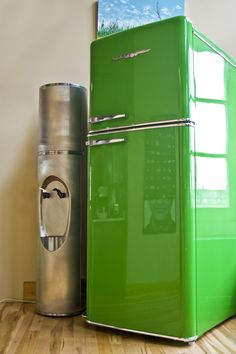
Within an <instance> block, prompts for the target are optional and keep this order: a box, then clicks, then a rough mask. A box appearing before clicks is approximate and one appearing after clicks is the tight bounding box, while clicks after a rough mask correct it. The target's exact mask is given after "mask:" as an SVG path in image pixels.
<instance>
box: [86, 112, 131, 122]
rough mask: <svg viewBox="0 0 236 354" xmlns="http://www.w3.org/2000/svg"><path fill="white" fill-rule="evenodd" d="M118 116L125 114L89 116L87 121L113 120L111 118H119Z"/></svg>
mask: <svg viewBox="0 0 236 354" xmlns="http://www.w3.org/2000/svg"><path fill="white" fill-rule="evenodd" d="M119 118H127V114H111V115H108V116H96V117H90V118H89V123H100V122H104V121H106V120H113V119H119Z"/></svg>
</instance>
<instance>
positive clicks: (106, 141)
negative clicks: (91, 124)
mask: <svg viewBox="0 0 236 354" xmlns="http://www.w3.org/2000/svg"><path fill="white" fill-rule="evenodd" d="M124 142H126V139H124V138H120V139H103V140H92V141H86V145H87V146H100V145H108V144H115V143H124Z"/></svg>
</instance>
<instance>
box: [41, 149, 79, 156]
mask: <svg viewBox="0 0 236 354" xmlns="http://www.w3.org/2000/svg"><path fill="white" fill-rule="evenodd" d="M38 155H39V156H43V155H82V153H80V152H78V151H74V150H45V151H42V150H40V151H38Z"/></svg>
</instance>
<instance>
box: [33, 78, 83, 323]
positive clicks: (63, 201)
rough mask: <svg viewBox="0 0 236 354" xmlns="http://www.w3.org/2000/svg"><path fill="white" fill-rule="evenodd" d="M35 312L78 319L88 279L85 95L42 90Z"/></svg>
mask: <svg viewBox="0 0 236 354" xmlns="http://www.w3.org/2000/svg"><path fill="white" fill-rule="evenodd" d="M39 108H40V129H39V131H40V134H39V135H40V136H39V148H38V182H39V228H40V237H39V240H38V268H37V311H38V312H39V313H41V314H45V315H51V316H65V315H72V314H76V313H81V312H82V311H83V310H84V308H85V277H86V190H87V186H86V181H87V175H86V170H87V168H86V148H85V138H86V130H87V129H86V128H87V96H86V89H85V88H84V87H82V86H79V85H73V84H48V85H44V86H42V87H41V88H40V102H39Z"/></svg>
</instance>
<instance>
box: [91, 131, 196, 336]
mask: <svg viewBox="0 0 236 354" xmlns="http://www.w3.org/2000/svg"><path fill="white" fill-rule="evenodd" d="M192 129H194V128H192V127H188V126H182V127H166V128H161V129H158V128H156V129H146V130H136V131H130V132H122V133H116V134H106V135H100V136H96V137H92V138H90V141H89V142H88V144H89V145H90V147H89V171H90V176H89V179H90V180H89V196H88V201H89V207H88V212H89V217H88V220H89V224H88V227H89V231H88V303H87V312H88V313H87V314H88V320H89V321H91V322H96V323H100V324H105V325H109V326H115V327H119V328H126V329H129V330H137V331H142V332H149V333H152V334H159V335H168V336H175V337H179V338H189V337H192V336H194V335H195V325H196V323H195V315H196V314H195V298H194V294H195V272H194V269H195V268H194V259H195V258H194V257H195V254H194V227H192V225H194V221H193V216H194V201H193V204H191V199H190V182H191V181H190V180H191V178H190V175H191V173H190V171H191V167H190V159H191V156H192V155H191V148H190V138H189V137H190V131H191V130H192ZM183 151H185V152H184V153H183Z"/></svg>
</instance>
